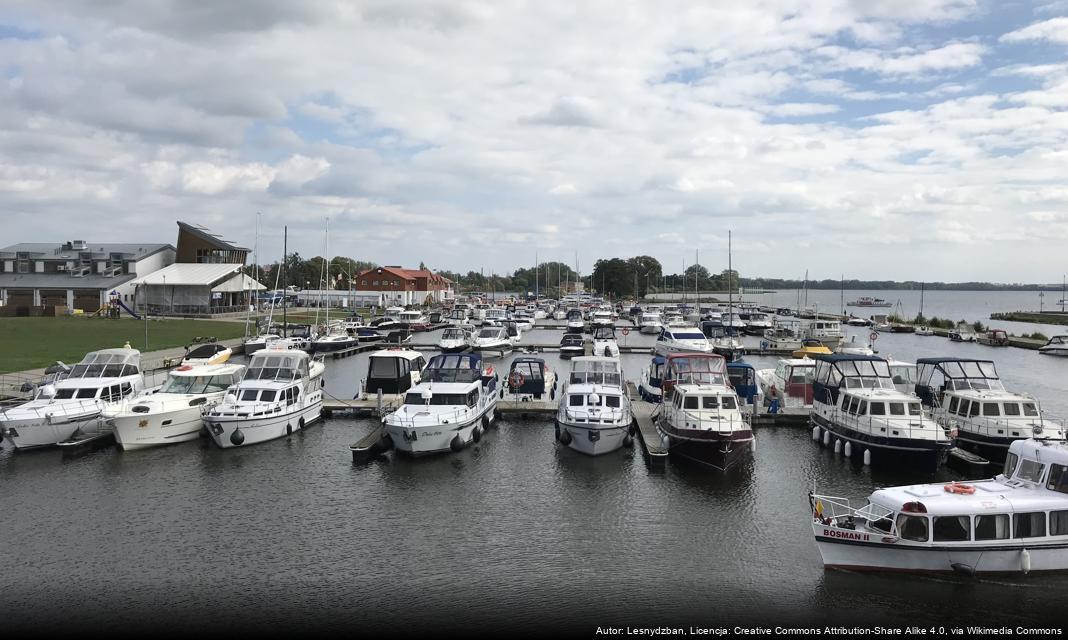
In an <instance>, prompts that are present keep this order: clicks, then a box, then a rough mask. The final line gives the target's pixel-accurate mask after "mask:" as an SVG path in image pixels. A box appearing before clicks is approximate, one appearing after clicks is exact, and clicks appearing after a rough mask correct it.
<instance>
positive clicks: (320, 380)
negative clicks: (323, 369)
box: [319, 378, 326, 389]
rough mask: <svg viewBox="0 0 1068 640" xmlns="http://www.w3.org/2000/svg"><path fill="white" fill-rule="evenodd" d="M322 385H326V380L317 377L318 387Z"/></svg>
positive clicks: (322, 386)
mask: <svg viewBox="0 0 1068 640" xmlns="http://www.w3.org/2000/svg"><path fill="white" fill-rule="evenodd" d="M324 387H326V380H323V379H322V378H319V388H320V389H322V388H324Z"/></svg>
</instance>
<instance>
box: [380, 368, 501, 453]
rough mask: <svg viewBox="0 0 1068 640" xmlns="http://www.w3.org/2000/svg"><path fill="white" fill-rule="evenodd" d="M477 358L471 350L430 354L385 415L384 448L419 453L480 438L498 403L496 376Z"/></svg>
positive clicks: (454, 448) (461, 445) (443, 449)
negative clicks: (417, 376)
mask: <svg viewBox="0 0 1068 640" xmlns="http://www.w3.org/2000/svg"><path fill="white" fill-rule="evenodd" d="M481 362H482V359H481V356H479V355H478V354H473V353H463V354H455V353H454V354H443V355H438V356H434V357H432V358H431V359H430V362H429V363H428V364H427V366H426V369H424V370H423V375H422V378H421V379H420V382H419V384H418V385H416V386H415V387H413V388H411V389H409V390H408V392H407V394H406V395H405V398H404V404H402V405H401V406H400V407H399V408H398V409H397V410H396V411H394V412H393V413H390V414H389V415H387V416H386V418H385V420H383V429H384V430H385V436H384V437H383V440H385V444H386V448H387V449H388V448H389V447H390V446H392V447H394V448H395V449H396V450H397V451H399V452H401V453H407V454H410V455H413V456H420V455H427V454H431V453H442V452H446V451H462V450H463V449H464V448H465V447H467V446H468V445H470V444H471V443H477V442H479V441H481V439H482V434H483V432H484V431H485V430H486V429H488V428H489V426H490V424H491V423H492V422H493V419H494V409H495V408H496V406H497V392H496V389H497V378H496V376H495V375H493V374H492V372H491V371H488V372H487V373H486V375H483V371H482V365H481Z"/></svg>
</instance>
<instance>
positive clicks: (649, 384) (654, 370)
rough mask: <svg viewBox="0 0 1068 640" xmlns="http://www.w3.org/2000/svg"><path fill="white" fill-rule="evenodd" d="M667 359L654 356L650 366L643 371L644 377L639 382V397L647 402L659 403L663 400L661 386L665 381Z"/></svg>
mask: <svg viewBox="0 0 1068 640" xmlns="http://www.w3.org/2000/svg"><path fill="white" fill-rule="evenodd" d="M666 363H667V358H665V357H664V356H653V359H652V360H651V361H650V362H649V366H648V367H646V368H644V369H642V377H641V378H640V379H639V380H638V396H639V397H640V398H641V399H642V400H645V401H646V402H653V403H659V402H660V400H661V399H662V398H663V391H662V390H661V385H662V384H663V381H664V365H665V364H666Z"/></svg>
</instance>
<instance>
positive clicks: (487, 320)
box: [482, 307, 508, 327]
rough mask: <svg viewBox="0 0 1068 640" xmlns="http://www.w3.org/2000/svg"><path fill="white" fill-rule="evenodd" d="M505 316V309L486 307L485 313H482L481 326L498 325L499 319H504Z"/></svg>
mask: <svg viewBox="0 0 1068 640" xmlns="http://www.w3.org/2000/svg"><path fill="white" fill-rule="evenodd" d="M507 318H508V311H507V310H505V309H498V308H496V307H493V308H491V309H486V310H485V313H484V314H483V315H482V326H483V327H496V326H499V325H500V323H501V320H506V319H507Z"/></svg>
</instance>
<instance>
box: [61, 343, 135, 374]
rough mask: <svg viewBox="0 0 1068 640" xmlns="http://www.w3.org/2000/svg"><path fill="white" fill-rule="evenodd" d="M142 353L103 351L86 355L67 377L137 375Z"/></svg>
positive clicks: (124, 350)
mask: <svg viewBox="0 0 1068 640" xmlns="http://www.w3.org/2000/svg"><path fill="white" fill-rule="evenodd" d="M140 366H141V352H140V351H138V350H136V349H101V350H100V351H90V352H89V353H87V354H85V357H84V358H82V361H81V362H79V363H78V364H76V365H74V367H73V368H71V370H70V374H69V375H67V379H70V378H120V377H122V376H131V375H136V374H137V373H138V370H139V369H140Z"/></svg>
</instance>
